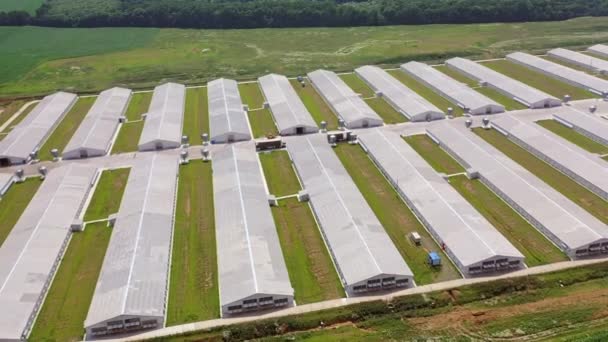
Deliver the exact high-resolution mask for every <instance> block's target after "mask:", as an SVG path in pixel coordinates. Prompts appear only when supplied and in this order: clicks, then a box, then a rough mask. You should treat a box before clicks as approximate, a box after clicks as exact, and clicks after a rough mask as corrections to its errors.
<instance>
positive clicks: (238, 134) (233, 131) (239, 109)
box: [207, 78, 251, 143]
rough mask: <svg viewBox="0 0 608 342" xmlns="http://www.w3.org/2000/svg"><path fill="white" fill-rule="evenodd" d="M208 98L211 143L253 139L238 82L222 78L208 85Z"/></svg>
mask: <svg viewBox="0 0 608 342" xmlns="http://www.w3.org/2000/svg"><path fill="white" fill-rule="evenodd" d="M207 98H208V100H209V124H210V129H211V142H214V143H224V142H228V141H241V140H250V139H251V132H250V129H249V122H248V121H247V114H246V113H245V110H244V109H243V101H242V100H241V95H240V94H239V88H238V84H237V83H236V81H234V80H229V79H225V78H220V79H217V80H213V81H211V82H209V83H207ZM231 138H232V139H231Z"/></svg>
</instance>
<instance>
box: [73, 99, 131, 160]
mask: <svg viewBox="0 0 608 342" xmlns="http://www.w3.org/2000/svg"><path fill="white" fill-rule="evenodd" d="M130 99H131V90H130V89H125V88H112V89H108V90H105V91H102V92H101V93H100V94H99V97H97V100H95V103H94V104H93V106H92V107H91V109H90V110H89V112H88V113H87V115H86V116H85V118H84V119H83V120H82V123H81V124H80V126H79V127H78V129H77V130H76V132H75V133H74V136H72V139H70V142H68V144H67V146H66V147H65V149H64V150H63V158H66V159H67V158H79V157H80V155H81V151H86V153H87V154H88V156H102V155H105V154H106V153H107V152H108V149H109V147H110V144H111V143H112V138H113V137H114V134H115V133H116V129H118V125H119V121H118V119H119V118H120V117H121V116H123V115H124V114H125V112H126V110H127V105H128V103H129V100H130Z"/></svg>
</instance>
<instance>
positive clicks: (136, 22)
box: [0, 0, 608, 29]
mask: <svg viewBox="0 0 608 342" xmlns="http://www.w3.org/2000/svg"><path fill="white" fill-rule="evenodd" d="M606 15H608V0H47V1H46V2H45V3H44V4H43V5H42V6H41V7H40V8H39V9H38V10H37V11H36V13H35V14H34V15H30V14H28V13H27V12H23V11H11V12H0V25H39V26H53V27H112V26H114V27H118V26H120V27H178V28H221V29H225V28H260V27H340V26H378V25H409V24H439V23H445V24H447V23H488V22H524V21H553V20H564V19H570V18H574V17H581V16H606Z"/></svg>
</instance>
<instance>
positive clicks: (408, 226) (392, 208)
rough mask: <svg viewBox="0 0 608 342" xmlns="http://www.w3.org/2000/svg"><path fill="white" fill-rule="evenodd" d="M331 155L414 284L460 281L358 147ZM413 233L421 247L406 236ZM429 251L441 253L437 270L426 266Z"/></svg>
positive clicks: (342, 148) (343, 146) (340, 149)
mask: <svg viewBox="0 0 608 342" xmlns="http://www.w3.org/2000/svg"><path fill="white" fill-rule="evenodd" d="M335 152H336V154H337V155H338V158H340V160H341V161H342V164H343V165H344V167H346V170H347V171H348V173H349V174H350V176H351V177H352V179H353V181H354V182H355V184H356V185H357V187H358V188H359V191H361V194H362V195H363V197H365V200H366V201H367V204H368V205H369V206H370V207H371V208H372V210H373V211H374V213H375V214H376V217H377V218H378V220H379V221H380V223H381V224H382V226H383V227H384V229H385V230H386V232H387V233H388V235H389V236H390V238H391V240H392V241H393V243H394V244H395V247H397V250H399V252H400V253H401V255H402V256H403V259H404V260H405V261H406V262H407V264H408V266H409V267H410V269H411V270H412V272H414V279H415V280H416V284H418V285H424V284H429V283H435V282H440V281H446V280H451V279H456V278H460V274H459V273H458V271H457V270H456V268H455V267H454V265H453V264H452V263H451V262H450V261H449V259H448V258H447V256H446V255H445V254H443V251H441V248H440V247H439V246H438V245H437V244H436V243H435V241H434V240H433V239H432V237H431V236H430V234H429V233H428V232H427V231H426V229H425V228H424V227H423V226H422V224H421V223H420V222H419V221H418V220H417V219H416V217H415V216H414V214H413V213H412V212H411V211H410V209H409V208H408V207H407V206H406V205H405V203H404V202H403V201H402V200H401V198H400V197H399V195H398V194H397V192H396V191H395V190H394V189H393V188H392V187H391V185H390V183H389V182H388V181H387V180H386V179H385V178H384V176H383V175H382V173H381V172H380V171H379V170H378V168H377V167H376V165H374V163H373V162H372V161H371V159H369V157H368V156H367V154H366V153H365V152H364V151H363V149H362V148H361V147H360V146H358V145H348V144H340V145H338V147H336V148H335ZM413 231H416V232H418V233H419V234H420V236H421V237H422V241H423V243H422V246H416V245H415V244H414V243H413V242H412V241H411V240H410V238H409V237H408V235H409V233H410V232H413ZM430 251H435V252H439V253H440V254H441V258H442V259H443V263H442V266H441V268H433V267H431V266H429V265H428V264H427V262H426V260H427V256H428V252H430Z"/></svg>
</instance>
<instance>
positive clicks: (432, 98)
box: [388, 70, 464, 116]
mask: <svg viewBox="0 0 608 342" xmlns="http://www.w3.org/2000/svg"><path fill="white" fill-rule="evenodd" d="M388 73H389V74H391V76H393V77H395V78H396V79H398V80H399V81H401V83H403V84H405V86H406V87H408V88H410V89H411V90H413V91H414V92H416V93H418V95H420V96H422V97H423V98H425V99H426V100H427V101H429V102H430V103H432V104H433V105H435V107H437V108H439V110H441V111H443V112H447V110H448V108H453V109H454V116H461V115H462V114H463V113H464V112H463V111H462V108H460V107H458V106H456V105H455V104H453V103H451V102H450V101H448V100H446V99H445V98H443V97H442V96H441V95H439V94H437V93H436V92H434V91H433V90H432V89H431V88H428V87H426V86H425V85H424V84H422V83H420V82H418V81H417V80H416V79H414V78H413V77H411V76H410V75H408V74H406V73H405V72H403V71H401V70H389V71H388Z"/></svg>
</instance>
